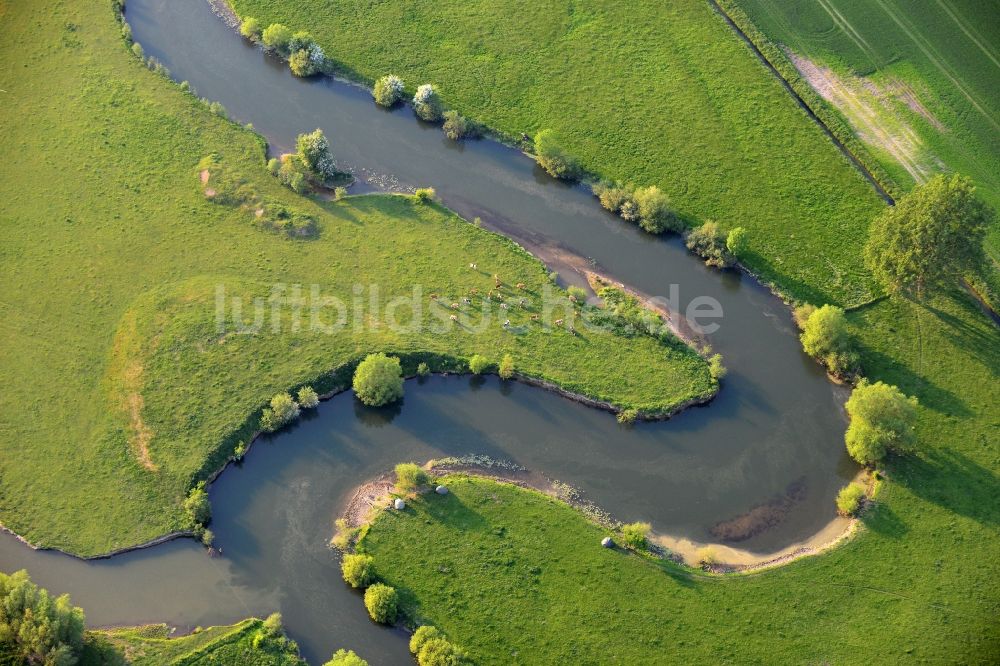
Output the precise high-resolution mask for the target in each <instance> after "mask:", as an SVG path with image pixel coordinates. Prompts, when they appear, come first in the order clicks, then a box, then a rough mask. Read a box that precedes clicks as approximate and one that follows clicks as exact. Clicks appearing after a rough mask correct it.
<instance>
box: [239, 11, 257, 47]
mask: <svg viewBox="0 0 1000 666" xmlns="http://www.w3.org/2000/svg"><path fill="white" fill-rule="evenodd" d="M260 33H261V27H260V21H258V20H257V19H255V18H253V17H251V16H248V17H247V18H245V19H243V23H241V24H240V34H241V35H243V36H244V37H246V38H247V39H249V40H252V41H255V42H258V41H260Z"/></svg>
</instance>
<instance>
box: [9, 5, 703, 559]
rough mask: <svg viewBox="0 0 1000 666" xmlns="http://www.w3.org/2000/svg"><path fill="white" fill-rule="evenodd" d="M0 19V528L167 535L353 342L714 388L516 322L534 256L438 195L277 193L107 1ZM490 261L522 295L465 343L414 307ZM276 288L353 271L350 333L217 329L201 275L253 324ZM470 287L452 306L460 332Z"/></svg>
mask: <svg viewBox="0 0 1000 666" xmlns="http://www.w3.org/2000/svg"><path fill="white" fill-rule="evenodd" d="M0 24H2V30H3V33H4V36H5V37H4V39H3V40H2V44H0V61H2V62H4V63H6V64H7V66H8V69H7V70H6V71H7V72H8V73H11V72H16V75H0V89H3V90H5V91H6V92H5V93H3V95H4V99H5V100H6V102H7V103H5V104H4V107H3V111H2V112H0V127H2V131H0V146H2V148H3V150H4V152H5V153H6V154H7V155H9V156H11V158H10V159H8V160H5V162H4V166H3V167H2V169H3V176H2V177H0V223H2V227H3V235H4V242H3V243H2V245H0V255H2V258H0V291H2V292H3V293H4V297H3V299H2V300H0V331H2V337H3V341H4V351H3V354H2V355H0V372H2V375H3V378H4V389H3V391H2V392H0V415H2V416H0V432H2V436H0V478H2V483H0V522H2V523H3V524H4V525H5V526H7V527H8V528H10V529H11V530H13V531H15V532H17V533H18V534H20V535H22V536H24V537H25V538H27V539H28V540H29V541H31V542H32V543H34V544H36V545H39V546H47V547H57V548H61V549H64V550H67V551H69V552H72V553H75V554H79V555H95V554H100V553H105V552H108V551H111V550H114V549H117V548H122V547H127V546H131V545H134V544H137V543H140V542H143V541H146V540H149V539H152V538H154V537H157V536H160V535H162V534H165V533H167V532H170V531H172V530H176V529H182V528H184V527H185V519H184V515H183V511H182V509H181V501H182V499H183V497H184V495H185V493H186V492H187V490H188V488H190V487H191V486H192V485H193V484H194V483H195V482H196V481H197V480H199V479H204V478H205V477H206V476H208V475H209V474H210V473H211V472H213V471H214V470H215V469H217V468H218V467H219V466H220V465H221V464H222V463H223V462H224V461H225V460H226V459H227V458H228V457H229V456H230V455H231V454H232V452H233V450H234V448H235V446H236V444H237V443H238V442H239V441H240V440H244V441H246V440H247V439H248V438H249V437H250V436H251V435H252V433H253V431H254V430H255V429H256V426H257V423H258V418H259V410H260V408H261V407H262V406H263V405H264V404H265V403H266V402H267V401H268V400H269V399H270V398H271V396H272V395H274V394H275V393H277V392H279V391H283V390H286V389H288V388H293V387H296V386H299V385H301V384H304V383H314V384H315V385H316V387H317V388H318V389H319V388H322V389H323V390H333V389H335V388H338V387H340V386H343V385H346V383H347V379H348V377H349V374H350V365H351V364H352V363H354V362H356V361H357V360H358V359H359V358H360V357H361V356H363V355H364V354H366V353H368V352H372V351H379V350H385V351H389V352H397V353H404V354H406V355H407V358H408V359H411V360H413V361H414V365H415V361H416V360H417V359H418V356H419V354H420V353H423V352H429V353H430V354H429V355H427V357H426V358H427V359H428V360H430V361H432V364H436V365H434V367H436V368H437V369H448V370H461V369H462V368H463V364H464V359H466V358H468V357H469V356H471V355H472V354H474V353H479V354H482V355H484V356H486V357H487V358H489V359H491V360H492V361H493V362H499V360H500V359H501V357H502V356H503V354H504V353H511V354H512V355H513V356H514V358H515V362H516V364H517V368H518V370H519V372H521V373H523V374H525V375H528V376H533V377H536V378H539V379H544V380H548V381H551V382H554V383H557V384H560V385H561V386H563V387H564V388H566V389H568V390H572V391H579V392H581V393H586V394H588V395H590V396H592V397H594V398H597V399H600V400H606V401H608V402H611V403H615V404H618V405H620V406H622V407H638V408H640V409H645V410H647V411H650V412H659V411H664V410H669V409H671V408H673V407H676V406H678V405H680V404H682V403H684V402H686V401H688V400H692V399H699V398H705V397H708V396H710V395H711V394H712V393H713V392H714V390H715V388H716V384H715V382H714V381H713V380H712V379H711V377H710V376H709V374H708V369H707V364H706V363H705V362H704V361H703V360H702V359H701V358H700V357H699V356H698V355H697V354H695V353H694V352H693V351H691V350H690V349H689V348H687V347H686V346H684V345H682V344H679V343H678V342H676V341H667V342H660V341H658V340H654V339H653V338H650V337H644V336H638V337H632V338H628V344H623V341H624V339H623V338H622V337H619V336H616V335H612V334H611V333H606V332H599V331H584V330H581V332H580V334H578V335H571V334H570V333H569V332H568V331H567V330H566V328H565V327H561V328H559V327H554V326H543V325H541V324H539V323H536V322H532V321H531V320H530V319H529V317H530V314H532V313H536V312H538V308H539V303H540V302H541V297H542V295H543V292H544V290H545V289H547V288H548V287H549V281H548V279H547V276H546V273H545V270H544V267H543V266H542V264H541V263H540V262H538V261H537V260H535V259H534V258H533V257H531V256H530V255H528V254H527V253H526V252H524V251H523V250H522V249H521V248H519V247H518V246H516V245H515V244H514V243H512V242H510V241H509V240H507V239H504V238H503V237H501V236H498V235H495V234H492V233H490V232H488V231H485V230H482V229H479V228H477V227H475V226H474V225H472V224H468V223H466V222H464V221H463V220H461V219H460V218H458V217H457V216H455V215H454V214H452V213H451V212H450V211H448V210H446V209H443V208H441V207H440V206H437V205H435V204H429V205H418V204H416V203H415V202H414V201H413V200H412V198H410V197H400V196H388V195H382V196H361V197H348V198H346V199H344V200H342V201H338V202H324V201H320V200H311V199H306V198H303V197H299V196H296V195H294V194H293V193H291V192H290V191H289V190H287V189H285V188H283V187H281V186H280V185H279V184H278V183H277V181H276V180H275V179H273V178H272V177H271V176H269V175H268V173H267V171H266V169H265V156H264V142H263V140H262V139H261V138H260V137H259V136H257V135H255V134H253V133H251V132H249V131H247V130H245V129H243V128H241V127H239V126H237V125H235V124H233V123H230V122H228V121H226V120H224V119H222V118H219V117H217V116H216V115H214V114H212V113H211V112H210V111H209V110H207V109H206V108H205V107H204V106H203V105H202V104H201V103H199V102H198V100H197V99H195V98H194V97H193V96H191V95H188V94H185V93H183V92H181V91H180V90H179V89H178V87H177V86H175V85H173V84H172V83H170V82H168V81H167V80H165V79H164V78H163V77H161V76H158V75H156V74H154V73H152V72H150V71H148V70H147V69H146V68H145V67H143V65H142V64H141V63H140V62H139V61H138V60H137V59H136V58H134V57H133V56H132V55H131V53H130V52H129V51H128V49H127V48H126V45H125V44H124V43H123V41H122V39H121V37H120V36H119V34H118V25H117V23H116V21H115V17H114V15H113V12H112V9H111V6H110V3H84V2H76V1H68V0H67V1H63V2H58V3H55V4H41V3H18V4H17V5H12V4H11V5H5V6H4V11H3V12H2V13H0ZM208 155H215V156H216V160H217V161H218V163H219V164H222V165H224V166H225V169H226V173H227V174H229V175H230V176H233V182H240V181H242V182H243V183H244V184H245V185H247V186H249V187H252V188H253V189H254V190H255V191H256V192H257V194H259V195H260V197H262V200H267V201H272V202H277V203H280V204H283V205H287V206H289V207H291V208H295V209H296V210H297V211H299V212H301V213H304V214H307V215H310V216H312V217H313V218H314V219H315V220H316V228H317V234H316V236H315V237H314V238H308V239H304V238H303V239H298V238H297V239H291V238H287V237H285V236H284V235H282V234H279V233H277V232H273V231H268V230H266V229H264V228H261V227H260V226H259V225H256V224H254V221H253V215H252V213H249V212H248V211H246V210H242V209H240V208H238V207H232V206H227V205H221V204H218V203H213V202H212V201H209V200H208V199H207V198H206V196H205V193H204V191H203V187H204V186H203V185H202V183H201V181H200V179H199V167H198V165H199V163H201V161H202V160H203V158H205V157H206V156H208ZM212 184H213V181H210V182H209V185H212ZM470 262H475V263H477V264H478V268H477V269H476V270H472V269H470V268H469V263H470ZM494 274H497V275H499V276H500V277H501V278H502V280H503V281H504V282H505V283H506V284H507V285H508V286H507V287H506V288H505V293H506V294H507V297H508V300H509V301H510V302H516V299H518V298H521V297H525V298H527V299H529V300H530V302H531V305H530V308H531V309H530V310H521V309H520V308H519V307H517V306H514V307H512V309H511V311H509V312H506V311H502V310H500V309H499V308H498V307H496V305H495V302H494V310H493V324H492V325H491V326H490V327H488V328H486V330H485V331H484V332H482V333H480V334H475V333H473V332H470V330H469V327H468V326H467V325H461V324H460V325H457V326H450V319H449V314H448V313H449V312H451V311H450V310H444V311H443V312H440V311H435V310H433V309H432V308H431V303H430V298H429V294H430V293H432V292H437V293H439V294H440V296H441V299H442V300H443V301H444V302H445V303H448V304H450V302H460V298H461V297H462V296H465V295H466V294H467V292H468V290H470V289H471V288H473V287H475V288H479V289H480V290H481V294H486V293H487V292H488V290H489V288H491V287H493V286H494V281H493V275H494ZM519 282H523V283H524V288H523V289H517V288H516V287H512V286H510V285H516V284H517V283H519ZM276 283H280V284H283V285H285V287H286V291H285V294H286V295H290V294H291V290H292V289H293V286H292V285H295V284H301V285H303V294H304V295H305V296H307V297H308V296H309V295H310V286H311V285H312V284H317V285H319V286H320V288H321V293H322V295H323V296H324V297H329V296H337V297H339V298H341V299H342V300H343V301H344V302H345V303H346V304H348V306H349V307H350V306H352V304H353V297H354V292H353V287H354V285H361V286H362V287H363V288H364V289H365V292H364V293H365V296H364V300H365V303H366V307H365V314H364V320H365V324H364V326H361V327H359V330H355V329H354V327H353V323H354V321H355V320H354V319H351V324H350V325H348V326H347V327H346V328H345V329H343V330H342V331H340V332H337V333H334V334H327V333H322V332H317V331H313V330H312V329H311V327H310V316H311V314H310V312H309V310H308V309H305V310H304V311H303V315H302V320H301V321H302V328H301V330H299V331H293V328H292V327H293V324H292V322H291V316H292V315H291V311H292V310H291V308H292V306H291V305H289V306H288V307H283V308H282V309H281V312H282V313H283V315H282V316H283V317H284V319H283V320H282V321H283V323H282V328H281V330H280V331H279V332H274V331H273V330H272V329H271V327H270V325H271V320H270V319H268V321H267V326H266V327H265V328H264V329H263V331H262V332H261V333H260V334H259V335H240V334H228V335H227V334H224V333H220V332H219V330H218V329H217V325H216V319H215V317H216V315H215V311H216V307H215V298H216V297H215V294H216V287H217V286H219V285H221V286H222V287H223V288H224V289H225V290H226V294H227V295H228V296H230V297H232V296H239V297H242V298H243V299H244V301H243V302H244V305H245V307H244V310H243V319H244V320H245V321H248V322H249V321H252V319H253V313H252V308H251V307H250V300H249V299H250V298H252V297H258V296H260V297H264V298H267V297H268V296H269V295H270V294H271V293H272V288H273V285H275V284H276ZM371 285H377V287H378V289H379V290H380V294H381V307H382V308H383V310H381V313H380V314H378V315H372V314H371V309H370V307H368V306H367V300H368V297H369V291H368V290H369V288H370V286H371ZM418 286H419V287H422V289H423V294H422V295H420V296H419V297H418V299H417V303H418V305H419V306H421V307H422V308H423V312H422V313H421V314H420V315H419V316H418V319H419V320H420V321H421V322H423V323H424V325H423V326H419V327H414V332H407V331H403V332H395V331H394V330H393V329H392V327H390V326H388V325H386V323H385V317H384V316H383V315H384V308H385V307H386V305H387V304H388V302H389V301H390V300H391V299H392V298H394V297H397V296H407V295H411V294H412V293H413V289H414V288H415V287H418ZM554 293H555V295H556V297H557V298H561V299H563V303H564V304H566V305H567V306H568V305H569V302H568V301H566V300H565V294H564V293H563V292H562V291H561V290H559V289H555V290H554ZM481 300H482V297H481V296H480V297H478V298H477V299H476V300H475V301H474V303H473V304H471V305H470V306H465V305H464V304H463V305H462V308H461V309H462V316H463V317H465V316H466V315H468V316H469V317H470V321H471V322H473V323H474V322H475V321H476V320H477V317H476V316H475V314H474V313H473V312H470V310H471V309H472V308H473V307H475V308H478V307H479V305H480V301H481ZM227 302H229V303H231V301H227ZM566 311H567V312H568V311H569V309H567V310H566ZM435 312H436V314H435ZM230 314H231V311H230ZM333 316H334V313H333V311H332V310H330V309H327V310H325V311H323V312H322V317H323V319H324V321H326V322H327V323H329V321H330V320H331V318H333ZM399 317H400V320H401V321H402V322H404V323H405V322H407V321H408V320H409V319H410V318H411V317H412V315H409V314H408V310H407V309H406V308H401V309H400V312H399ZM558 317H567V318H568V315H563V314H558V313H557V314H555V315H554V317H553V319H555V318H558ZM504 318H509V319H511V322H512V326H513V327H512V329H511V330H509V331H508V330H504V329H503V328H501V325H500V324H501V322H502V320H503V319H504ZM442 320H443V321H442ZM428 324H434V325H437V324H443V327H444V328H447V329H448V330H446V331H445V332H442V333H440V334H438V333H434V332H433V331H431V330H430V328H429V326H428ZM228 330H229V331H232V322H231V321H230V323H229V329H228ZM421 358H422V357H421ZM333 370H338V371H337V372H333V373H332V374H331V371H333ZM609 418H611V417H610V416H609Z"/></svg>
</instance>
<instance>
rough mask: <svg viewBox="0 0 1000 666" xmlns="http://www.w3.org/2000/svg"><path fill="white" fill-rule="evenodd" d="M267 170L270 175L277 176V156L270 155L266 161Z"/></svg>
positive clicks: (278, 161) (279, 162)
mask: <svg viewBox="0 0 1000 666" xmlns="http://www.w3.org/2000/svg"><path fill="white" fill-rule="evenodd" d="M267 170H268V171H270V172H271V175H272V176H277V175H278V173H279V172H280V171H281V161H280V160H279V159H278V158H277V157H272V158H271V159H269V160H268V161H267Z"/></svg>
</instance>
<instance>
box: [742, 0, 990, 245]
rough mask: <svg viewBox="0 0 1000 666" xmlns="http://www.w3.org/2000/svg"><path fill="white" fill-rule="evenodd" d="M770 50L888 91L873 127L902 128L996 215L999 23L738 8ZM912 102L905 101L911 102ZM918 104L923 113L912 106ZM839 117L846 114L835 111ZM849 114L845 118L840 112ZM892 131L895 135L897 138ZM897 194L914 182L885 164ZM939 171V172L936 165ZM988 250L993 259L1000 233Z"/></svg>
mask: <svg viewBox="0 0 1000 666" xmlns="http://www.w3.org/2000/svg"><path fill="white" fill-rule="evenodd" d="M737 4H739V5H741V6H742V7H743V9H745V10H746V12H747V13H748V14H749V15H750V18H751V19H752V21H753V22H754V24H755V25H756V26H757V27H758V28H760V29H761V30H762V31H763V32H764V33H765V34H766V35H767V36H768V37H769V38H770V39H771V40H772V41H774V42H777V43H779V44H782V45H784V46H786V47H788V48H790V49H791V50H792V51H794V52H795V53H797V54H799V55H802V56H805V57H807V58H809V59H810V60H812V61H814V62H817V63H820V64H822V65H824V66H827V67H830V68H832V69H834V70H835V71H836V72H838V73H840V74H842V75H844V76H845V77H850V76H852V75H853V76H859V77H865V78H866V79H867V80H869V81H870V82H872V83H874V84H875V85H877V86H881V87H883V88H885V89H887V91H886V92H885V93H883V94H882V95H881V97H882V99H883V101H887V103H886V104H885V105H884V107H880V106H879V105H878V104H873V105H872V106H873V108H876V109H878V108H884V109H885V110H884V112H883V114H882V117H881V118H880V122H881V123H883V124H884V125H887V126H889V127H892V125H893V123H894V122H896V121H898V120H900V119H901V120H903V121H905V122H906V123H907V125H908V126H909V127H910V128H911V129H912V130H913V131H915V132H916V134H917V135H918V139H917V144H918V148H919V149H920V151H921V152H923V153H925V156H924V160H925V161H926V162H927V163H928V165H929V166H930V167H932V168H933V169H934V170H948V171H957V172H959V173H962V174H965V175H968V176H970V177H971V178H972V179H973V180H974V181H975V182H976V183H977V184H978V186H979V189H980V193H981V195H982V196H983V198H984V199H986V200H987V201H988V202H990V203H991V204H992V205H993V207H994V208H997V207H1000V97H998V95H997V92H996V91H997V87H998V86H1000V21H998V20H997V7H996V5H995V4H993V3H989V2H976V1H975V0H934V1H933V2H931V1H928V2H918V3H913V2H902V1H900V0H876V1H875V2H869V1H866V0H818V1H814V0H781V1H778V0H738V2H737ZM911 96H912V97H911ZM914 98H915V99H916V100H918V101H919V103H920V106H922V107H923V109H921V108H919V107H917V106H916V105H914V104H913V102H912V100H913V99H914ZM842 110H845V109H842ZM845 112H846V113H848V114H849V113H850V108H849V107H848V108H846V110H845ZM897 131H898V128H897ZM882 158H883V159H882V163H883V165H884V166H885V167H886V168H887V169H889V170H890V171H891V172H892V174H893V176H894V178H895V179H896V180H897V182H899V183H900V184H903V185H907V186H908V185H912V183H913V182H914V181H913V177H912V176H911V175H909V174H908V173H907V172H906V171H905V170H904V169H902V168H901V167H900V165H899V164H898V163H897V162H895V161H894V160H893V158H892V156H891V155H884V154H883V155H882ZM937 162H939V163H937ZM988 247H989V249H990V250H991V252H992V254H993V256H994V258H997V257H998V256H1000V232H997V231H996V230H995V231H994V232H993V234H992V236H991V238H990V240H989V241H988Z"/></svg>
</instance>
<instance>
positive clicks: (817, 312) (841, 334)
mask: <svg viewBox="0 0 1000 666" xmlns="http://www.w3.org/2000/svg"><path fill="white" fill-rule="evenodd" d="M795 319H796V321H797V322H799V325H800V326H801V327H802V335H801V336H800V337H799V339H800V340H801V341H802V348H803V349H804V350H805V352H806V353H807V354H809V355H810V356H812V357H813V358H815V359H817V360H819V361H820V362H821V363H822V364H823V365H825V366H826V367H827V369H828V370H829V371H830V373H831V374H833V375H836V376H838V377H844V376H847V375H849V374H851V373H854V372H856V371H857V366H858V353H857V352H856V351H855V350H854V341H853V338H852V337H851V334H850V331H849V330H848V328H847V317H846V316H845V314H844V310H843V309H842V308H838V307H837V306H835V305H824V306H823V307H821V308H814V307H812V306H810V305H805V306H800V307H799V308H796V310H795Z"/></svg>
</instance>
